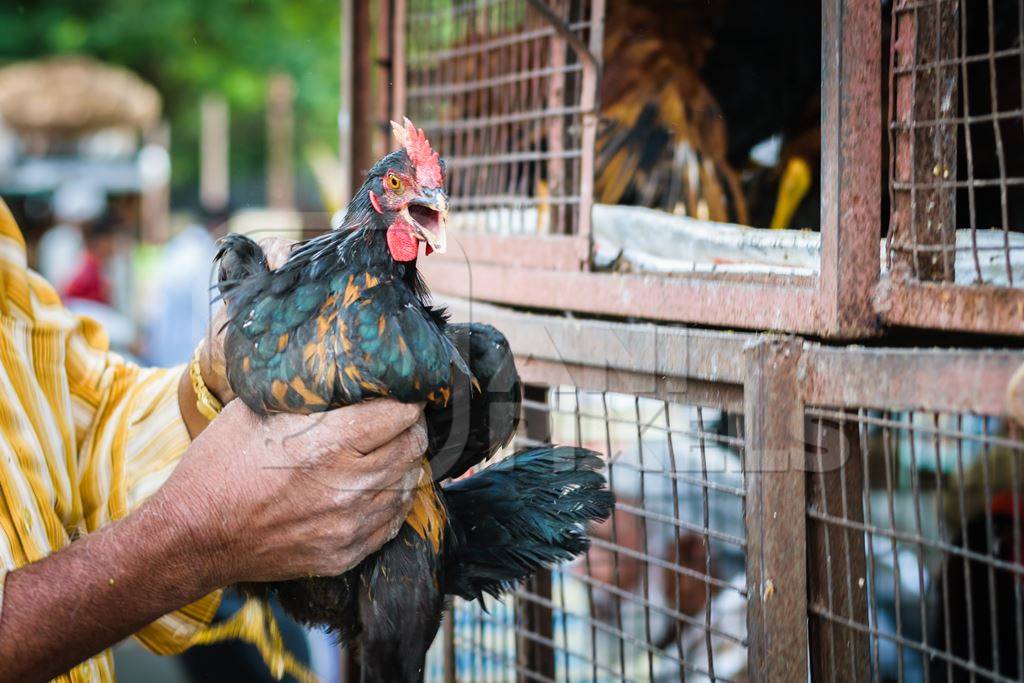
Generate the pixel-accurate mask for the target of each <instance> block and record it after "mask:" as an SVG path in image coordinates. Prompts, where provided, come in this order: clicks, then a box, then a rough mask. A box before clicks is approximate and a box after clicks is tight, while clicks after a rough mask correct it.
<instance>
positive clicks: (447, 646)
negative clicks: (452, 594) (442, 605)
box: [442, 599, 458, 683]
mask: <svg viewBox="0 0 1024 683" xmlns="http://www.w3.org/2000/svg"><path fill="white" fill-rule="evenodd" d="M442 628H443V632H442V638H443V639H444V642H443V643H442V644H443V645H444V680H445V683H455V681H456V680H457V679H456V675H457V671H458V670H457V668H456V663H455V601H454V599H451V600H449V601H448V607H447V609H446V610H445V613H444V622H443V625H442Z"/></svg>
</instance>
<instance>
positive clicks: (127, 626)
mask: <svg viewBox="0 0 1024 683" xmlns="http://www.w3.org/2000/svg"><path fill="white" fill-rule="evenodd" d="M180 509H181V508H180V506H178V505H176V504H175V502H174V500H173V499H171V498H169V497H167V496H161V495H159V494H158V495H157V496H155V497H154V498H153V499H152V500H151V501H149V502H147V503H146V504H145V505H143V506H142V507H141V508H139V510H138V511H136V512H135V513H133V514H131V515H129V516H127V517H125V518H124V519H122V520H120V521H118V522H115V523H114V524H111V525H110V526H108V527H106V528H104V529H102V530H100V531H98V532H96V533H93V534H89V535H88V536H86V537H85V538H82V539H80V540H78V541H75V542H73V543H72V544H71V545H70V546H68V547H66V548H64V549H62V550H60V551H59V552H57V553H54V554H53V555H50V556H49V557H46V558H44V559H42V560H40V561H38V562H35V563H32V564H29V565H26V566H24V567H21V568H20V569H17V570H15V571H13V572H11V573H10V574H8V576H7V581H6V585H5V588H4V603H3V611H2V612H0V681H3V682H6V681H26V680H46V679H49V678H52V677H54V676H56V675H58V674H60V673H62V672H64V671H67V670H68V669H70V668H72V667H73V666H75V665H76V664H78V663H79V662H82V661H84V660H86V659H88V658H89V657H91V656H93V655H95V654H97V653H98V652H101V651H102V650H104V649H106V648H108V647H110V646H111V645H113V644H114V643H117V642H118V641H120V640H122V639H123V638H125V637H127V636H128V635H130V634H132V633H134V632H135V631H137V630H139V629H140V628H142V627H143V626H145V625H146V624H148V623H150V622H151V621H153V620H154V619H156V618H158V617H160V616H162V615H164V614H166V613H168V612H171V611H173V610H175V609H177V608H180V607H182V606H184V605H186V604H188V603H190V602H193V601H195V600H197V599H199V598H200V597H202V596H203V595H206V594H207V593H209V592H210V591H212V590H214V589H215V588H217V587H218V580H217V578H216V576H215V575H214V572H213V571H212V569H213V568H214V567H215V563H213V562H211V561H210V558H209V555H208V554H206V553H204V551H208V550H210V549H208V548H203V547H202V546H203V544H202V543H197V542H196V532H195V529H196V528H197V527H196V526H195V524H194V523H190V520H187V519H185V518H184V517H183V515H182V514H181V512H180Z"/></svg>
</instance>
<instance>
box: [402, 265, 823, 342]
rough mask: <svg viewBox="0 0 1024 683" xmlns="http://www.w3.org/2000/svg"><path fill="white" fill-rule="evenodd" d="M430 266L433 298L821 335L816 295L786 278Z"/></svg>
mask: <svg viewBox="0 0 1024 683" xmlns="http://www.w3.org/2000/svg"><path fill="white" fill-rule="evenodd" d="M429 261H430V260H429V259H426V260H425V261H424V263H423V264H422V265H421V266H420V271H421V272H422V273H423V274H424V276H425V278H426V280H427V283H428V284H429V285H430V288H431V290H432V291H435V292H438V293H439V294H445V295H449V296H456V297H464V298H473V299H478V300H482V301H490V302H494V303H499V304H508V305H513V306H524V307H529V308H542V309H549V310H558V311H576V312H580V313H590V314H596V315H612V316H621V317H628V318H646V319H652V320H665V321H675V322H693V323H699V324H704V325H714V326H720V327H736V328H745V329H754V330H786V331H795V332H804V333H809V334H816V333H818V332H819V331H820V330H821V329H822V324H821V313H820V309H819V303H820V302H819V296H818V290H817V289H816V288H814V287H808V286H804V285H795V284H794V281H793V280H792V279H788V278H763V277H758V278H753V277H752V278H750V279H747V280H725V279H722V280H716V279H711V278H699V277H693V278H689V277H687V278H684V277H661V276H658V275H620V274H615V273H586V272H560V271H552V270H541V269H528V268H513V267H506V266H500V265H495V264H470V265H469V266H467V264H459V263H455V262H453V261H434V262H429ZM801 281H803V280H801Z"/></svg>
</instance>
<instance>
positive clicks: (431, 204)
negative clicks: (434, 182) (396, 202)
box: [405, 188, 448, 255]
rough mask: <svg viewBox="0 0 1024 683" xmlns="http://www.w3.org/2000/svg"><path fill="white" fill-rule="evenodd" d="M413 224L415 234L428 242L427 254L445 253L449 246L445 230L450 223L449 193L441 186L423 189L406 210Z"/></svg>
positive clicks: (419, 238) (417, 237)
mask: <svg viewBox="0 0 1024 683" xmlns="http://www.w3.org/2000/svg"><path fill="white" fill-rule="evenodd" d="M405 211H406V212H407V213H408V216H407V217H408V219H409V222H410V223H411V224H412V226H413V235H414V236H415V237H416V239H418V240H422V241H423V242H426V244H427V255H429V254H430V253H431V252H433V251H436V252H437V253H438V254H443V253H444V252H445V250H446V249H447V248H448V242H447V236H446V233H445V230H446V228H447V225H448V195H446V194H445V193H444V190H443V189H441V188H436V189H427V190H423V194H422V195H420V196H419V197H417V198H416V199H413V200H412V201H411V202H409V206H408V207H406V210H405Z"/></svg>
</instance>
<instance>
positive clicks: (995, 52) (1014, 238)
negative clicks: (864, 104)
mask: <svg viewBox="0 0 1024 683" xmlns="http://www.w3.org/2000/svg"><path fill="white" fill-rule="evenodd" d="M1022 16H1024V3H1021V2H1020V1H1019V0H1000V1H998V2H996V1H995V0H993V2H989V3H983V2H961V1H960V0H926V1H922V2H918V1H916V0H915V1H913V2H911V1H907V0H902V1H897V2H895V3H894V4H893V7H892V16H891V41H890V45H891V47H890V58H889V86H888V91H889V97H888V99H889V105H888V113H887V116H888V120H889V149H890V154H889V171H888V174H889V197H890V211H889V217H888V232H887V236H886V242H885V245H886V264H885V265H886V267H887V269H888V273H887V274H886V275H885V276H883V279H882V289H881V292H882V294H883V299H885V303H884V304H883V306H882V311H883V315H884V316H886V317H888V318H889V319H890V320H891V321H892V322H893V323H895V324H901V325H915V326H916V325H920V326H926V327H942V328H959V329H973V330H978V331H992V332H1013V333H1017V332H1019V331H1020V325H1019V316H1018V315H1017V310H1018V308H1019V306H1020V303H1021V298H1020V291H1019V285H1020V283H1021V279H1022V272H1021V263H1022V262H1021V250H1022V248H1024V242H1022V239H1024V238H1022V236H1021V233H1022V231H1024V132H1022V131H1024V128H1022V126H1021V123H1020V122H1021V117H1022V114H1024V109H1022V99H1021V97H1022V89H1021V85H1020V84H1021V82H1022V80H1021V79H1022V65H1024V45H1022V41H1024V28H1022V27H1024V23H1022Z"/></svg>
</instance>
